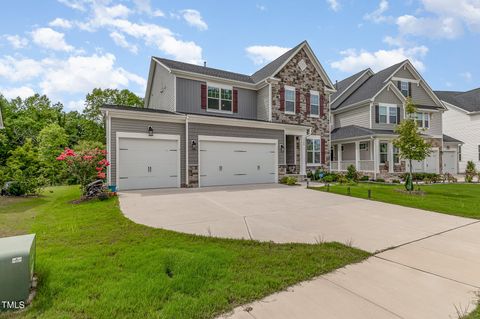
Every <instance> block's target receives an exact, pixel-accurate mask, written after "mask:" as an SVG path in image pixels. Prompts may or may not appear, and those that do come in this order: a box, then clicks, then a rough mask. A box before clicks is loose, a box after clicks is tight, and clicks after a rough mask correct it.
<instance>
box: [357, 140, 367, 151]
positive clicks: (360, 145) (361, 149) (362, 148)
mask: <svg viewBox="0 0 480 319" xmlns="http://www.w3.org/2000/svg"><path fill="white" fill-rule="evenodd" d="M358 148H359V149H360V151H368V143H367V142H362V143H360V144H358Z"/></svg>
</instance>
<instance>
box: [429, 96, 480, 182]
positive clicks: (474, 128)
mask: <svg viewBox="0 0 480 319" xmlns="http://www.w3.org/2000/svg"><path fill="white" fill-rule="evenodd" d="M435 93H436V95H437V96H438V97H439V98H440V99H441V100H442V101H443V103H444V105H445V106H446V107H447V108H448V111H446V112H445V113H444V114H443V130H444V132H445V134H447V135H449V136H451V137H453V138H455V139H458V140H461V141H462V142H463V143H464V144H463V145H461V146H459V151H458V159H459V172H461V173H463V172H465V167H466V165H467V162H468V161H473V162H474V163H475V165H476V167H477V168H480V88H477V89H474V90H471V91H467V92H454V91H436V92H435Z"/></svg>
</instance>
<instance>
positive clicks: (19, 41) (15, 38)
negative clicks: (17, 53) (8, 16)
mask: <svg viewBox="0 0 480 319" xmlns="http://www.w3.org/2000/svg"><path fill="white" fill-rule="evenodd" d="M4 38H5V39H6V40H7V41H8V42H9V43H10V45H11V46H12V47H13V48H14V49H23V48H25V47H26V46H27V45H28V39H26V38H23V37H21V36H19V35H10V34H6V35H4Z"/></svg>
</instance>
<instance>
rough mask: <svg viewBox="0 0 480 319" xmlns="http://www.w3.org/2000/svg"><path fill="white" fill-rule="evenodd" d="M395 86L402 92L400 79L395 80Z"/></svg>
mask: <svg viewBox="0 0 480 319" xmlns="http://www.w3.org/2000/svg"><path fill="white" fill-rule="evenodd" d="M397 87H398V89H399V90H400V92H402V81H398V82H397Z"/></svg>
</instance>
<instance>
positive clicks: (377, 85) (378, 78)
mask: <svg viewBox="0 0 480 319" xmlns="http://www.w3.org/2000/svg"><path fill="white" fill-rule="evenodd" d="M404 62H405V61H402V62H400V63H397V64H394V65H392V66H390V67H388V68H386V69H383V70H381V71H379V72H377V73H375V74H373V75H371V76H370V77H369V78H368V80H366V81H365V82H364V83H363V84H362V85H361V86H360V87H359V88H358V89H356V90H355V91H353V92H352V93H351V94H350V95H349V96H348V97H347V98H346V99H345V100H343V101H342V102H341V103H339V104H338V105H335V104H334V105H332V109H334V110H338V109H341V108H344V107H346V106H348V105H352V104H355V103H358V102H361V101H365V100H369V99H372V98H373V97H374V96H375V95H376V94H377V93H378V92H379V91H380V90H381V89H382V88H383V87H384V86H385V81H386V80H387V79H388V78H389V77H390V76H391V75H392V74H393V72H395V70H397V69H398V68H399V67H400V65H402V64H403V63H404Z"/></svg>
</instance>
